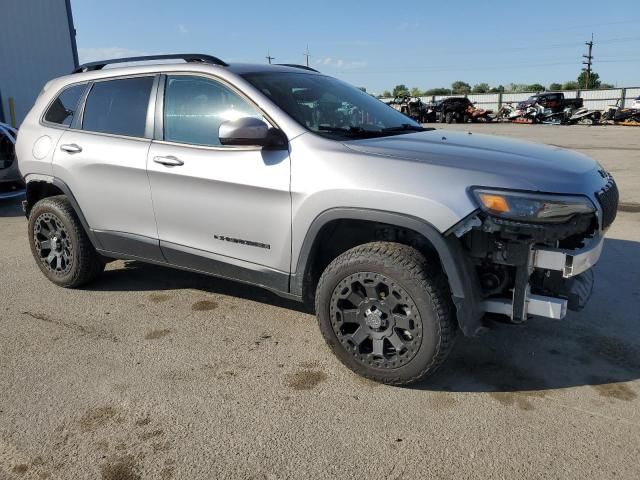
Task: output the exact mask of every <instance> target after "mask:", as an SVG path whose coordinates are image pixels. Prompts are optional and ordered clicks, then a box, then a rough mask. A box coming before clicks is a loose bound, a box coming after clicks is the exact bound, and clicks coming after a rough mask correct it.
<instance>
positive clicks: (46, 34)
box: [0, 0, 75, 124]
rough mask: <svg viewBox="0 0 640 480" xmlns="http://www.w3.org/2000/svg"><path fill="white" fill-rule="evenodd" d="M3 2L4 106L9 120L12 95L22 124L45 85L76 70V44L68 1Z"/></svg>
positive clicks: (0, 60)
mask: <svg viewBox="0 0 640 480" xmlns="http://www.w3.org/2000/svg"><path fill="white" fill-rule="evenodd" d="M0 3H1V6H0V97H1V99H2V105H1V109H2V111H3V113H4V119H5V121H7V122H8V121H9V119H10V117H9V98H10V97H12V98H13V99H14V102H15V112H16V120H17V123H18V124H20V122H22V120H23V119H24V116H25V115H26V114H27V112H28V111H29V110H30V109H31V106H32V105H33V102H34V101H35V99H36V97H37V96H38V93H40V91H41V90H42V87H43V86H44V84H45V83H46V82H47V81H48V80H50V79H52V78H54V77H58V76H60V75H64V74H67V73H69V72H71V71H72V70H73V68H74V66H75V59H74V48H75V43H74V41H72V37H71V32H70V25H69V17H68V16H67V6H68V2H67V1H66V0H37V1H32V0H10V1H2V2H0Z"/></svg>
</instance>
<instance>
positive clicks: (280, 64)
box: [276, 63, 320, 73]
mask: <svg viewBox="0 0 640 480" xmlns="http://www.w3.org/2000/svg"><path fill="white" fill-rule="evenodd" d="M276 65H279V66H281V67H291V68H301V69H302V70H309V71H310V72H318V70H316V69H315V68H311V67H307V66H306V65H298V64H297V63H276ZM318 73H320V72H318Z"/></svg>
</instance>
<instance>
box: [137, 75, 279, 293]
mask: <svg viewBox="0 0 640 480" xmlns="http://www.w3.org/2000/svg"><path fill="white" fill-rule="evenodd" d="M159 94H160V96H161V98H160V101H159V102H158V107H159V108H160V109H161V114H162V122H160V123H161V125H160V128H157V131H156V135H155V136H156V137H157V138H156V139H155V140H153V141H152V143H151V147H150V149H149V154H148V158H147V170H148V174H149V181H150V184H151V193H152V199H153V209H154V212H155V216H156V221H157V225H158V236H159V238H160V245H161V248H162V252H163V254H164V255H165V257H166V258H167V260H168V261H169V263H172V264H175V265H179V266H184V267H187V268H191V269H195V270H200V271H206V272H210V273H214V274H216V275H219V276H225V277H229V278H235V279H240V280H248V281H251V282H252V283H258V284H266V285H271V284H272V283H273V282H274V281H275V282H276V284H277V285H276V286H277V287H278V288H279V287H280V286H281V287H282V289H283V290H286V289H287V286H288V274H289V269H290V255H291V197H290V192H289V178H290V161H289V152H288V151H287V150H263V149H262V148H260V147H238V146H223V145H221V144H220V141H219V138H218V129H219V127H220V124H221V123H223V122H224V121H226V120H234V119H237V118H241V117H247V116H254V117H258V118H263V115H262V112H261V111H260V110H259V109H258V108H257V107H256V106H255V105H254V104H253V103H251V102H250V101H249V100H248V99H246V98H245V97H243V96H241V95H240V94H239V93H238V92H236V91H235V90H233V89H232V88H231V87H229V86H228V85H226V84H224V83H222V82H221V81H218V80H214V79H212V78H209V77H204V76H195V75H193V74H190V75H180V74H177V75H167V76H166V77H164V78H163V82H162V83H161V85H160V92H159ZM156 118H158V115H156ZM264 120H265V121H267V122H268V120H267V119H264ZM271 286H273V285H271Z"/></svg>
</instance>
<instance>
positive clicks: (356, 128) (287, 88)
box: [243, 72, 424, 139]
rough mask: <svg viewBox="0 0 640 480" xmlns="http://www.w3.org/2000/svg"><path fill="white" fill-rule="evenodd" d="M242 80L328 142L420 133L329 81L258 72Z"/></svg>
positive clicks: (368, 99)
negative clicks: (327, 139) (331, 140)
mask: <svg viewBox="0 0 640 480" xmlns="http://www.w3.org/2000/svg"><path fill="white" fill-rule="evenodd" d="M243 77H244V78H245V79H246V80H247V81H248V82H249V83H251V84H252V85H253V86H254V87H256V88H257V89H258V90H260V91H261V92H262V93H264V94H265V95H266V96H268V97H269V98H270V99H271V100H273V102H274V103H275V104H276V105H278V106H279V107H280V108H281V109H282V110H284V111H285V112H287V113H288V114H289V115H290V116H291V117H293V118H294V119H295V120H296V121H297V122H298V123H300V124H301V125H303V126H304V127H306V128H308V129H309V130H311V131H312V132H314V133H317V134H318V135H322V136H324V137H328V138H334V139H344V138H363V137H377V136H385V135H398V134H402V133H410V132H415V131H422V130H424V129H423V128H422V127H421V126H420V124H419V123H417V122H415V121H414V120H412V119H411V118H409V117H407V116H405V115H403V114H402V113H400V112H398V111H397V110H394V109H393V108H391V107H389V106H387V105H385V104H384V103H382V102H381V101H380V100H378V99H376V98H374V97H372V96H371V95H369V94H367V93H365V92H363V91H362V90H359V89H357V88H355V87H353V86H351V85H349V84H347V83H344V82H341V81H340V80H337V79H335V78H332V77H326V76H324V75H316V74H309V73H286V72H283V73H273V72H261V73H251V74H245V75H243Z"/></svg>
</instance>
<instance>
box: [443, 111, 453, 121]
mask: <svg viewBox="0 0 640 480" xmlns="http://www.w3.org/2000/svg"><path fill="white" fill-rule="evenodd" d="M444 121H445V122H446V123H453V112H447V114H446V115H445V117H444Z"/></svg>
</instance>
